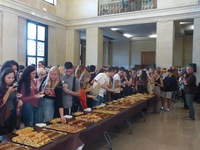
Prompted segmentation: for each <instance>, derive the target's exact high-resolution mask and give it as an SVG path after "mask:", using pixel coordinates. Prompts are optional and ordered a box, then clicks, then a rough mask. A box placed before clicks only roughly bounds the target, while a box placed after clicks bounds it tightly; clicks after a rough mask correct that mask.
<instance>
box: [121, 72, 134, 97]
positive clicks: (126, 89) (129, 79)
mask: <svg viewBox="0 0 200 150" xmlns="http://www.w3.org/2000/svg"><path fill="white" fill-rule="evenodd" d="M124 81H126V84H125V85H124V87H123V95H124V96H128V95H131V94H133V89H132V82H133V81H132V77H131V74H130V72H129V71H128V70H125V73H124V77H123V79H122V82H124Z"/></svg>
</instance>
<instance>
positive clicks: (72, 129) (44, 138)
mask: <svg viewBox="0 0 200 150" xmlns="http://www.w3.org/2000/svg"><path fill="white" fill-rule="evenodd" d="M153 96H154V95H150V94H135V95H131V96H127V97H125V98H121V99H119V100H117V101H113V102H108V103H106V105H100V106H96V107H94V108H93V110H91V112H75V113H74V114H72V117H69V118H68V117H66V120H67V121H66V123H62V122H61V119H60V118H54V119H53V120H51V121H49V122H48V123H47V125H45V126H42V127H41V128H40V129H39V130H38V129H37V130H36V129H34V128H32V127H26V128H24V129H20V130H17V131H14V132H13V134H15V135H16V136H14V137H13V138H12V142H3V143H0V150H8V147H9V148H10V149H11V150H24V149H32V148H40V147H43V146H45V145H47V144H51V143H52V141H53V140H56V139H58V138H62V137H64V136H65V135H67V134H76V133H78V132H81V131H83V130H85V129H86V128H87V127H89V126H91V125H93V124H95V123H98V122H100V121H102V120H104V119H109V118H110V117H111V116H113V115H116V114H118V113H120V111H122V110H124V109H129V108H130V107H131V106H133V105H134V104H136V103H137V102H139V101H143V100H147V99H148V98H151V97H153Z"/></svg>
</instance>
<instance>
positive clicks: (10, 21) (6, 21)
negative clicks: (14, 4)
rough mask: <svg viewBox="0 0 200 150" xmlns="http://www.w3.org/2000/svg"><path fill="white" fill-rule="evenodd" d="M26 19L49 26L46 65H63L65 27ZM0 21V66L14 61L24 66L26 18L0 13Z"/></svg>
mask: <svg viewBox="0 0 200 150" xmlns="http://www.w3.org/2000/svg"><path fill="white" fill-rule="evenodd" d="M2 16H4V17H2ZM27 19H29V20H33V21H38V22H39V23H43V24H46V25H48V26H49V30H48V33H49V36H48V37H49V38H48V40H49V42H48V43H49V45H48V64H51V65H57V64H58V65H63V64H64V62H65V60H66V27H65V26H62V25H59V24H55V23H52V22H49V21H47V20H41V19H39V18H38V19H37V18H36V17H33V18H32V17H30V18H27ZM0 20H1V22H2V24H1V25H0V29H1V30H0V38H1V40H0V50H1V51H0V64H3V62H5V61H6V60H10V59H14V60H16V61H18V62H19V64H22V65H25V63H26V62H25V61H26V18H23V17H20V16H19V15H18V14H15V13H12V12H5V11H2V12H1V13H0Z"/></svg>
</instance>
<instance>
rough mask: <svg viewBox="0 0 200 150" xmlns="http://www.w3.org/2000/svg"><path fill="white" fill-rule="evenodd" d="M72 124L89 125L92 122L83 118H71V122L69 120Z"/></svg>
mask: <svg viewBox="0 0 200 150" xmlns="http://www.w3.org/2000/svg"><path fill="white" fill-rule="evenodd" d="M67 123H68V124H70V125H78V126H85V127H86V126H88V125H89V124H90V122H86V121H83V120H71V121H69V122H67Z"/></svg>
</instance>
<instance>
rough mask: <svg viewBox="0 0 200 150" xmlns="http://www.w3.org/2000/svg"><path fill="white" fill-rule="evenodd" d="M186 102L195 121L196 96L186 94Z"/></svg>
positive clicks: (190, 115)
mask: <svg viewBox="0 0 200 150" xmlns="http://www.w3.org/2000/svg"><path fill="white" fill-rule="evenodd" d="M185 101H186V103H187V105H188V109H189V117H190V118H191V119H193V120H195V111H194V106H193V101H194V94H185Z"/></svg>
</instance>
